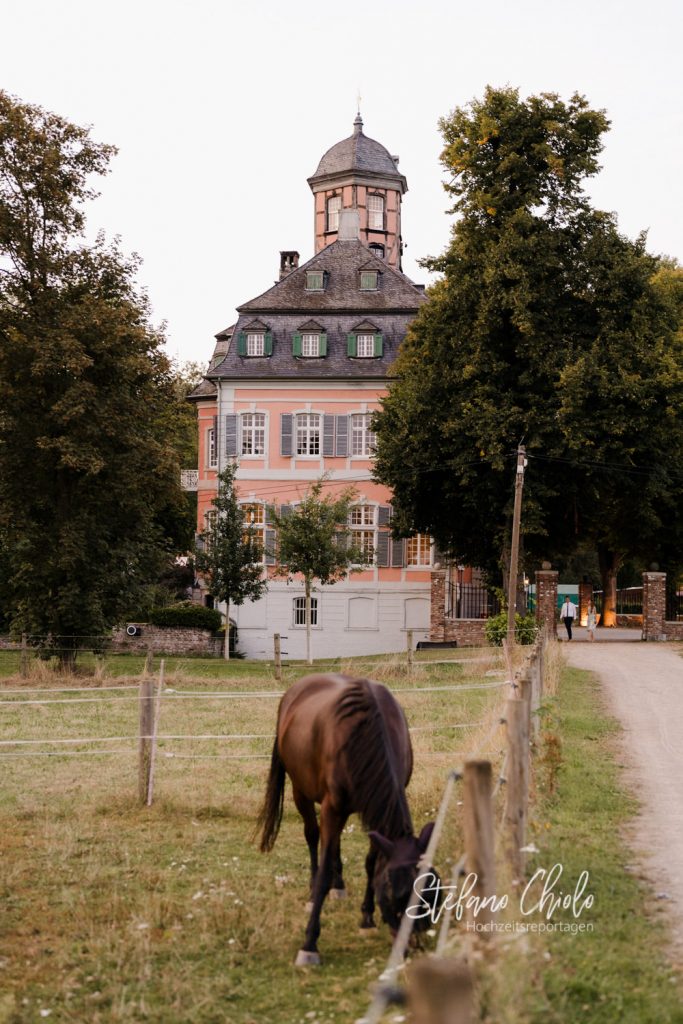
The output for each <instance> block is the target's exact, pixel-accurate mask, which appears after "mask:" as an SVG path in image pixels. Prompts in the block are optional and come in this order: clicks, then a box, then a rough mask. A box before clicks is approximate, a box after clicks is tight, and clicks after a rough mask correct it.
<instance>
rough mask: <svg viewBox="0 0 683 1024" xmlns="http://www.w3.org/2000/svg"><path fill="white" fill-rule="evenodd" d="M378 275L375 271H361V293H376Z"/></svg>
mask: <svg viewBox="0 0 683 1024" xmlns="http://www.w3.org/2000/svg"><path fill="white" fill-rule="evenodd" d="M378 277H379V274H378V272H377V271H376V270H361V272H360V290H361V291H362V292H375V291H377V280H378Z"/></svg>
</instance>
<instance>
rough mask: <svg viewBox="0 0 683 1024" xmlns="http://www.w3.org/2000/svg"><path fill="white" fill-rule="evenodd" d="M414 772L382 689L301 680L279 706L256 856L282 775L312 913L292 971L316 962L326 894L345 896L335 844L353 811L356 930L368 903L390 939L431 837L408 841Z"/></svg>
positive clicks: (363, 682) (393, 706)
mask: <svg viewBox="0 0 683 1024" xmlns="http://www.w3.org/2000/svg"><path fill="white" fill-rule="evenodd" d="M412 770H413V752H412V747H411V743H410V734H409V732H408V726H407V723H406V720H405V716H404V714H403V711H402V709H401V707H400V705H399V704H398V703H397V701H396V700H395V699H394V697H393V696H392V694H391V693H390V692H389V690H387V689H386V687H384V686H381V685H380V684H379V683H373V682H370V681H369V680H367V679H353V678H350V677H348V676H342V675H314V676H307V677H306V678H305V679H301V680H299V682H297V683H295V684H294V685H293V686H292V687H291V688H290V689H289V690H288V691H287V693H286V694H285V696H284V697H283V698H282V700H281V702H280V708H279V711H278V724H277V735H276V737H275V743H274V746H273V755H272V760H271V766H270V775H269V778H268V787H267V790H266V796H265V800H264V804H263V808H262V810H261V814H260V816H259V822H258V826H257V827H259V826H260V827H262V834H261V850H262V851H263V852H267V851H269V850H271V849H272V848H273V844H274V843H275V839H276V838H277V834H278V831H279V828H280V823H281V821H282V811H283V805H284V788H285V774H287V775H289V777H290V779H291V780H292V794H293V796H294V803H295V804H296V806H297V808H298V810H299V813H300V814H301V817H302V818H303V821H304V835H305V837H306V842H307V843H308V849H309V852H310V857H311V901H312V903H311V913H310V917H309V921H308V927H307V928H306V939H305V942H304V945H303V948H302V949H301V950H300V951H299V954H298V956H297V961H296V962H297V965H298V966H301V965H304V964H319V963H320V956H319V954H318V947H317V941H318V937H319V935H320V913H321V909H322V905H323V902H324V900H325V897H326V896H327V894H328V892H330V890H331V891H333V892H335V891H336V895H345V889H344V880H343V878H342V862H341V853H340V838H341V833H342V830H343V828H344V825H345V824H346V821H347V819H348V817H349V815H350V814H353V813H354V812H357V813H358V814H360V816H361V820H362V822H363V825H364V827H365V828H366V829H368V830H370V840H371V845H370V851H369V853H368V855H367V857H366V861H365V869H366V873H367V885H366V889H365V897H364V899H363V903H362V906H361V911H362V915H363V916H362V919H361V928H373V927H374V924H375V923H374V920H373V913H374V909H375V896H376V897H377V902H378V903H379V906H380V910H381V912H382V918H383V920H384V921H385V922H386V923H387V924H388V925H389V926H390V927H391V929H392V931H393V932H395V931H396V929H397V928H398V925H399V922H400V918H401V915H402V914H403V912H404V911H405V908H406V906H407V903H408V900H409V898H410V896H411V892H412V888H413V882H414V880H415V877H416V874H417V864H418V861H419V860H420V857H421V856H422V854H423V853H424V851H425V850H426V848H427V844H428V842H429V837H430V835H431V832H432V828H433V824H431V823H430V824H429V825H426V826H425V827H424V828H423V830H422V833H421V834H420V836H419V838H418V837H416V836H415V835H414V833H413V824H412V820H411V817H410V811H409V809H408V802H407V800H406V793H405V787H406V786H407V785H408V782H409V781H410V776H411V773H412ZM316 804H320V826H318V819H317V815H316V809H315V805H316ZM319 840H320V860H318V841H319ZM416 927H418V928H419V929H421V928H426V927H428V922H427V921H424V922H422V921H417V922H416Z"/></svg>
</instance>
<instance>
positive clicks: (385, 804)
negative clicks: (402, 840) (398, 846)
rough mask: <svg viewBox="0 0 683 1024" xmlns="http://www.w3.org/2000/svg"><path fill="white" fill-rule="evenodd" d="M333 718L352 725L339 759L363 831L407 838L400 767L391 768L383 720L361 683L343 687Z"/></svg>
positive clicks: (409, 822) (366, 686)
mask: <svg viewBox="0 0 683 1024" xmlns="http://www.w3.org/2000/svg"><path fill="white" fill-rule="evenodd" d="M335 717H336V720H337V722H338V723H339V724H341V723H342V722H346V721H348V720H349V719H351V720H352V721H351V722H350V728H349V734H348V736H347V739H346V741H345V743H344V745H343V747H342V753H343V754H344V755H345V761H346V768H347V771H348V773H349V775H350V777H351V782H352V784H353V790H354V797H355V800H354V803H355V804H356V810H357V811H358V813H359V814H360V817H361V820H362V822H363V826H364V828H365V829H366V830H367V831H370V830H374V831H377V832H381V833H382V835H384V836H386V837H387V838H388V839H398V838H399V837H400V836H404V835H412V833H413V825H412V820H411V817H410V810H409V808H408V801H407V800H406V794H405V786H404V783H403V775H402V772H401V767H400V765H398V764H397V763H396V758H395V757H394V754H393V751H392V748H391V744H390V742H389V736H388V733H387V727H386V722H385V719H384V715H383V714H382V711H381V709H380V707H379V705H378V703H377V698H376V697H375V694H374V693H373V691H372V686H371V684H370V682H369V681H368V680H367V679H356V680H353V681H351V682H350V683H349V686H348V689H347V690H346V692H345V693H344V695H343V696H342V697H341V699H340V701H339V703H338V705H337V708H336V710H335Z"/></svg>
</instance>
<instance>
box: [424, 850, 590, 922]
mask: <svg viewBox="0 0 683 1024" xmlns="http://www.w3.org/2000/svg"><path fill="white" fill-rule="evenodd" d="M562 872H563V868H562V865H561V864H555V865H553V867H552V868H551V869H550V870H549V871H547V870H546V869H545V868H538V869H537V870H536V871H535V872H534V874H533V875H532V877H531V878H530V879H529V881H528V882H527V884H526V885H525V887H524V889H523V891H522V892H521V893H520V895H519V910H520V913H521V914H522V915H523V916H524V917H528V916H530V915H531V914H541V915H542V916H543V917H545V919H546V920H547V921H551V920H552V918H553V916H554V915H555V914H556V913H557V912H558V911H568V912H569V913H570V914H571V915H572V917H574V918H579V917H580V916H581V914H582V913H583V912H584V910H590V908H591V907H592V906H593V903H594V902H595V897H594V896H593V894H592V893H590V892H586V889H587V886H588V872H587V871H582V872H581V874H580V875H579V877H578V879H577V881H576V885H575V886H574V888H573V889H572V890H571V891H567V890H566V889H560V888H559V882H560V879H561V877H562ZM478 882H479V878H478V876H477V874H476V873H475V872H473V871H470V873H469V874H468V875H466V876H465V878H464V879H463V883H462V885H461V886H458V885H442V884H441V879H440V878H439V877H438V876H437V875H435V874H434V873H433V872H431V871H427V872H425V874H423V875H420V876H419V877H418V878H416V879H415V883H414V886H413V889H414V893H415V898H414V899H413V901H412V903H411V904H410V906H409V907H408V909H407V910H406V914H407V915H408V917H412V918H414V919H415V920H416V921H418V920H420V919H421V918H425V917H431V919H432V921H433V922H434V924H436V923H437V921H438V920H439V918H440V917H441V915H442V914H443V913H444V911H447V910H449V911H451V912H452V913H453V914H454V915H455V918H456V920H457V921H460V920H461V919H462V917H463V915H464V914H465V913H471V914H472V915H473V916H474V917H476V916H477V915H478V914H480V913H481V912H482V911H483V910H488V911H489V912H491V913H497V912H498V911H499V910H505V908H506V907H507V906H508V905H509V897H508V895H507V894H506V893H504V894H503V895H501V896H498V895H496V894H490V895H488V896H485V895H482V894H481V892H480V891H479V892H475V889H477V887H478Z"/></svg>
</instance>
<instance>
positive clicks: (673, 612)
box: [666, 590, 683, 622]
mask: <svg viewBox="0 0 683 1024" xmlns="http://www.w3.org/2000/svg"><path fill="white" fill-rule="evenodd" d="M666 621H667V622H683V590H679V591H678V592H677V593H676V591H668V592H667V595H666Z"/></svg>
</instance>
